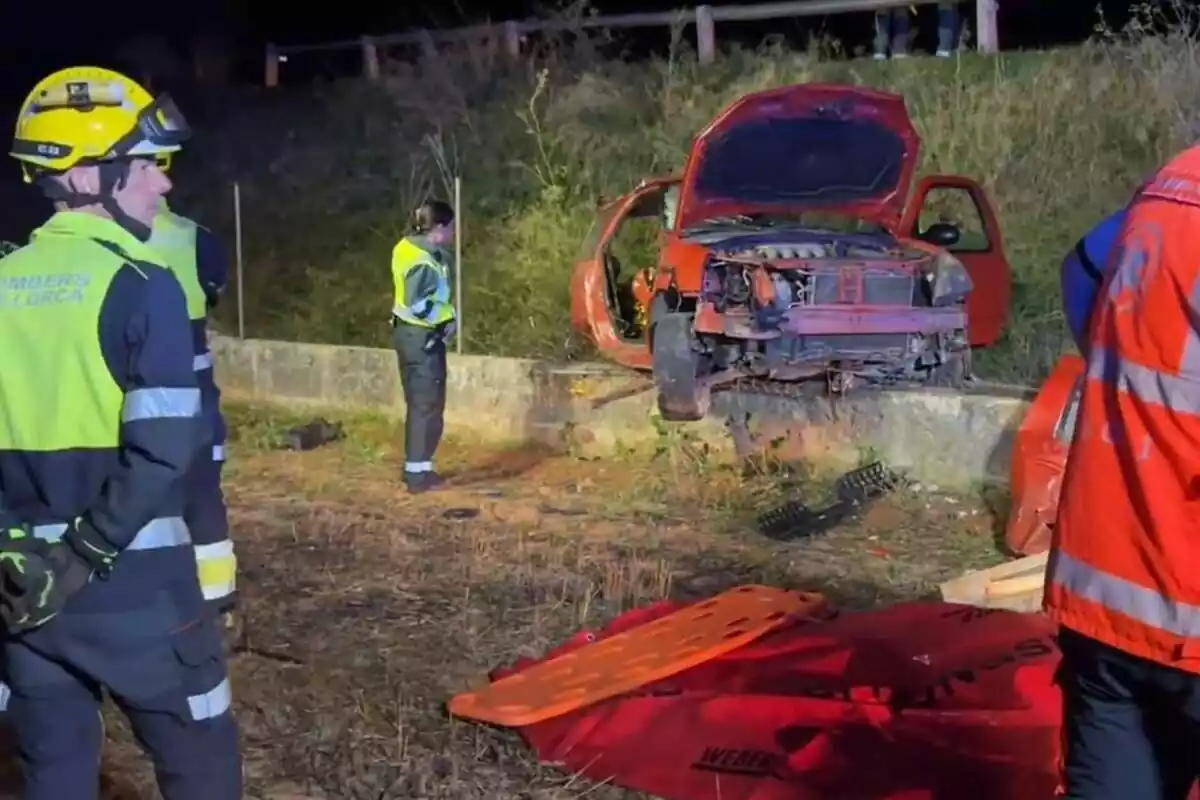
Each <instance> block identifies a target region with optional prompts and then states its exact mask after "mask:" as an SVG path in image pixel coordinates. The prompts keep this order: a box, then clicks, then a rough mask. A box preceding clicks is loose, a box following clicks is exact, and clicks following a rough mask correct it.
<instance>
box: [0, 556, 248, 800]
mask: <svg viewBox="0 0 1200 800" xmlns="http://www.w3.org/2000/svg"><path fill="white" fill-rule="evenodd" d="M149 559H154V561H153V562H152V563H155V564H156V567H154V568H152V569H153V572H152V573H151V574H150V575H147V574H146V569H147V567H146V566H144V565H142V564H138V563H137V562H139V561H141V562H148V561H149ZM166 575H177V576H179V578H178V580H175V581H172V580H164V579H163V577H162V576H166ZM195 575H196V567H195V556H194V555H193V554H192V548H191V547H176V548H171V549H170V551H167V550H159V551H146V552H127V553H125V554H124V555H123V556H122V559H121V561H120V562H119V563H118V564H117V566H116V568H115V569H114V570H113V572H112V575H111V576H110V577H109V578H108V579H107V580H96V581H93V582H92V583H90V584H89V585H87V586H85V587H84V588H83V590H82V591H80V593H79V594H78V595H76V596H75V597H74V598H72V600H71V604H70V606H69V607H68V609H67V610H66V611H64V612H63V613H62V614H60V615H59V616H58V617H56V618H55V619H52V620H51V621H50V622H48V623H47V624H46V625H45V626H43V627H41V628H38V629H37V630H34V631H30V632H29V633H26V634H23V635H21V636H16V637H14V636H5V642H4V658H5V661H6V662H7V663H6V672H7V673H8V676H7V677H8V678H9V680H10V682H11V685H12V698H11V700H10V701H9V708H8V711H9V714H10V715H11V716H12V717H13V722H14V723H15V725H14V729H15V730H16V732H17V734H18V736H17V748H18V754H19V756H20V758H21V761H22V762H23V767H24V769H23V772H24V773H25V776H26V781H27V783H26V785H25V787H24V792H23V794H22V795H21V796H22V797H24V798H27V800H96V798H97V797H98V794H99V786H98V777H99V764H100V758H101V752H102V750H103V748H104V741H105V733H104V725H103V722H102V719H101V716H100V705H101V701H102V699H103V690H104V689H107V693H108V694H109V695H110V696H111V697H112V699H113V701H114V703H116V705H117V707H118V708H119V709H120V710H121V711H122V712H124V714H125V715H126V717H127V718H128V720H129V723H130V726H131V727H132V729H133V733H134V736H135V737H136V738H137V740H138V742H139V743H140V744H141V745H142V746H143V747H144V748H145V749H147V750H148V751H149V752H150V753H151V754H152V755H153V757H154V760H155V763H154V768H155V773H156V776H157V778H158V783H159V787H160V789H161V791H162V796H163V797H164V798H165V800H235V799H236V798H240V797H242V793H243V787H242V762H241V755H240V752H239V735H238V729H237V724H236V721H235V718H234V717H233V715H232V714H231V713H230V700H231V693H230V686H229V675H228V672H227V668H226V663H225V658H224V654H223V652H222V646H221V632H220V629H219V628H218V627H217V622H216V620H215V618H213V617H212V616H211V615H206V614H205V613H204V611H203V609H204V606H203V598H202V597H201V595H200V586H199V584H198V583H197V581H196V577H195ZM155 576H158V577H155Z"/></svg>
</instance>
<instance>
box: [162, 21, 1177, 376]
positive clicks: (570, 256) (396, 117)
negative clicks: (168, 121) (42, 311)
mask: <svg viewBox="0 0 1200 800" xmlns="http://www.w3.org/2000/svg"><path fill="white" fill-rule="evenodd" d="M1196 52H1197V51H1196V48H1195V41H1194V40H1193V39H1190V38H1189V37H1188V36H1186V35H1185V34H1183V33H1175V34H1170V35H1167V36H1162V37H1150V36H1148V35H1145V34H1143V33H1139V32H1136V31H1134V32H1133V33H1126V34H1125V35H1122V36H1120V37H1107V38H1105V39H1104V40H1103V41H1096V42H1093V43H1089V44H1088V45H1087V46H1085V47H1081V48H1071V49H1065V50H1062V51H1058V52H1048V53H1029V54H1010V55H1004V56H1002V57H999V58H981V57H977V56H975V55H971V54H964V55H963V56H962V57H961V58H960V59H952V60H936V59H928V58H913V59H909V60H908V61H907V62H887V63H882V64H877V63H872V62H863V61H831V60H824V59H822V58H820V57H818V56H815V55H813V54H812V53H807V52H788V51H781V50H770V51H760V52H750V51H735V52H731V53H727V54H726V55H724V56H723V57H722V58H721V59H720V60H719V62H718V63H717V64H716V65H715V66H711V67H706V68H701V67H699V66H698V65H697V64H696V63H695V59H694V58H693V57H692V55H691V54H689V53H686V52H684V53H681V54H679V55H678V56H677V57H674V58H671V59H668V60H659V61H652V62H642V63H623V62H616V61H605V60H602V59H600V58H598V57H596V56H595V55H594V51H593V50H590V49H589V47H588V46H587V43H586V42H584V44H582V45H580V44H578V43H577V44H576V45H575V46H573V47H572V48H571V49H567V48H560V49H558V50H554V51H552V52H549V54H548V55H546V56H545V58H543V59H541V60H540V61H538V62H537V63H533V62H529V63H519V64H513V63H510V62H506V61H504V60H503V59H500V60H496V59H489V58H488V57H487V56H484V55H481V54H479V53H461V54H446V55H444V56H443V57H439V58H438V59H437V60H426V61H424V62H422V63H421V64H419V65H417V66H415V67H414V66H408V65H405V64H393V65H391V67H390V68H389V71H388V72H389V76H388V77H387V78H386V80H384V81H382V82H381V83H379V84H378V85H371V84H368V83H366V82H363V81H358V80H350V81H342V82H338V83H334V84H329V85H326V86H324V87H323V88H321V89H319V90H308V89H300V90H296V89H291V90H275V91H273V92H267V91H265V90H264V91H256V92H254V93H252V95H251V96H246V97H242V98H237V99H236V101H235V100H233V99H229V100H227V101H225V102H224V105H225V109H224V112H223V113H222V115H221V116H222V120H221V121H220V122H219V123H216V124H211V125H210V126H209V127H208V130H207V131H205V132H204V133H203V134H202V136H201V137H200V138H199V140H198V141H197V142H196V148H197V150H196V151H194V152H203V153H204V154H205V160H206V162H207V163H205V165H204V170H205V171H204V173H203V174H202V175H200V174H195V172H194V170H193V171H192V174H189V172H188V169H189V166H190V165H184V166H182V167H181V175H182V176H184V179H183V180H181V181H180V185H181V187H182V188H181V189H180V195H181V197H180V203H181V204H182V207H184V208H186V209H188V210H191V211H193V212H194V213H196V214H197V215H198V216H201V217H202V218H203V219H205V220H206V221H209V222H211V223H212V224H214V225H215V226H216V227H217V228H218V229H219V230H221V231H222V232H224V233H226V234H228V235H230V237H231V238H232V231H233V225H232V220H231V218H230V217H231V213H230V212H231V207H232V204H231V201H230V185H231V182H232V180H233V179H234V178H236V179H238V180H239V181H240V184H241V190H242V208H243V220H244V231H245V248H246V251H245V252H246V264H247V269H246V293H247V300H246V308H247V329H248V334H249V335H253V336H263V337H273V338H286V339H301V340H307V341H320V342H330V343H355V344H367V345H383V344H385V343H386V341H387V338H386V337H387V330H386V327H385V325H384V324H383V321H384V320H385V319H386V317H387V314H388V309H389V307H390V289H389V277H388V273H387V259H388V253H389V250H390V247H391V245H392V244H393V243H394V241H395V239H396V238H397V236H398V235H399V234H400V233H401V232H402V230H403V224H404V220H405V218H406V214H407V211H408V209H409V208H411V205H412V203H413V201H414V198H415V197H417V196H419V195H421V194H423V193H424V192H426V191H428V190H431V189H432V190H434V191H438V192H443V191H445V190H446V189H447V187H448V186H449V184H450V178H449V176H450V175H452V174H453V173H454V172H455V171H459V172H461V174H462V175H463V176H464V206H465V210H464V228H465V231H464V242H465V255H464V287H465V302H464V306H465V313H464V317H465V319H464V321H465V328H466V345H467V349H468V351H469V352H476V353H490V354H496V355H520V356H537V357H543V358H556V359H566V358H580V357H587V355H588V353H587V351H586V349H585V348H584V347H583V346H582V344H581V343H580V342H579V341H578V340H577V338H576V337H574V336H572V335H571V333H570V326H569V308H568V290H567V287H568V279H569V275H570V271H571V266H572V263H573V261H574V260H575V258H576V257H577V255H578V253H579V252H580V247H581V242H582V240H583V238H584V236H585V234H586V232H587V230H588V227H589V224H590V223H591V220H592V218H593V213H592V209H593V207H594V203H595V201H596V197H597V196H598V195H607V196H612V195H614V194H616V193H619V192H622V191H624V190H627V189H628V188H630V187H631V186H632V185H633V184H635V183H636V182H637V181H638V180H639V179H640V178H642V177H643V176H646V175H651V174H658V173H664V172H667V171H670V170H672V169H674V168H677V167H679V166H680V165H681V164H682V161H683V158H684V156H685V154H686V148H687V145H688V142H689V139H690V137H691V136H692V134H693V133H694V132H695V131H697V130H698V129H699V128H700V127H701V126H702V125H703V124H704V123H705V122H706V121H708V120H709V119H710V118H711V116H712V115H713V114H714V113H715V112H716V111H718V110H719V109H720V108H721V107H722V106H723V105H724V104H726V103H727V102H729V101H731V100H732V99H734V98H736V97H737V96H739V95H741V94H742V93H744V92H747V91H752V90H756V89H761V88H765V87H772V86H779V85H782V84H787V83H791V82H797V81H811V80H833V81H846V82H853V83H862V84H868V85H872V86H878V87H883V88H886V89H890V90H893V91H898V92H901V93H903V94H904V96H905V97H906V98H907V101H908V104H909V108H910V109H911V113H912V115H913V117H914V119H915V122H916V125H917V127H918V129H919V131H920V133H921V135H922V137H923V139H924V150H923V156H922V165H921V171H922V173H929V172H933V171H938V172H951V173H961V174H964V175H968V176H972V177H975V178H978V179H980V180H981V181H983V183H984V184H985V186H986V188H987V189H988V191H989V192H990V194H991V197H992V199H993V202H994V204H995V206H996V209H997V211H998V213H999V216H1000V220H1001V223H1002V225H1003V230H1004V240H1005V245H1006V247H1007V249H1008V254H1009V257H1010V260H1011V262H1012V265H1013V269H1014V272H1015V288H1014V299H1013V309H1012V317H1011V323H1010V327H1009V330H1008V333H1007V335H1006V337H1005V339H1004V341H1003V342H1002V344H1001V345H1000V346H999V347H997V348H995V349H994V350H993V352H991V353H990V354H988V355H987V356H986V357H985V358H984V359H982V363H981V366H980V370H981V372H982V373H983V374H984V375H985V376H987V377H990V378H993V379H999V380H1013V381H1023V382H1029V381H1036V380H1038V379H1039V378H1040V377H1041V376H1043V375H1044V374H1045V373H1046V371H1047V369H1048V368H1049V366H1050V365H1051V364H1052V363H1053V361H1054V360H1055V358H1056V356H1057V354H1058V353H1059V352H1061V350H1062V348H1063V347H1064V346H1065V341H1066V337H1065V326H1064V324H1063V320H1062V315H1061V312H1060V311H1059V302H1058V283H1057V271H1056V270H1057V264H1058V261H1059V259H1060V258H1061V257H1062V254H1063V253H1064V252H1065V251H1066V249H1067V248H1068V247H1070V246H1071V244H1072V243H1073V242H1074V240H1075V238H1076V237H1078V236H1079V234H1080V233H1081V232H1083V231H1084V230H1086V229H1087V227H1088V226H1089V225H1090V224H1091V223H1093V222H1094V221H1095V220H1097V219H1098V218H1099V217H1100V216H1102V215H1104V214H1105V213H1107V212H1108V211H1110V210H1111V209H1113V208H1114V207H1115V206H1117V205H1118V204H1120V203H1121V202H1122V201H1123V200H1124V199H1125V198H1126V197H1127V196H1128V194H1129V192H1130V191H1131V189H1132V188H1133V187H1134V185H1135V184H1136V183H1137V181H1138V180H1139V179H1141V178H1142V177H1143V176H1145V175H1146V174H1147V172H1148V171H1149V170H1151V169H1153V168H1154V167H1155V166H1156V165H1157V164H1158V163H1159V162H1160V161H1161V159H1163V158H1164V157H1165V156H1167V155H1169V154H1170V153H1171V152H1172V151H1173V150H1175V149H1176V148H1178V147H1179V146H1180V145H1181V144H1183V143H1184V142H1186V141H1188V140H1189V136H1190V134H1191V128H1193V127H1194V125H1193V120H1194V118H1195V114H1196V112H1195V109H1197V108H1200V63H1198V61H1197V55H1196ZM201 148H202V149H201ZM189 195H190V196H189ZM230 299H231V300H232V297H231V298H230ZM227 305H228V307H227V308H226V309H225V310H224V312H223V316H224V318H225V320H226V322H227V323H228V322H230V321H232V319H233V315H232V311H233V303H232V302H230V303H229V304H227Z"/></svg>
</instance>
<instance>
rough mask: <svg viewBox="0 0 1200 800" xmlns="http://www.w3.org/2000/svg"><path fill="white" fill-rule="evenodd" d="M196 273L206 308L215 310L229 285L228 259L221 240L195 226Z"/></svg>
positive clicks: (206, 230) (202, 227) (206, 229)
mask: <svg viewBox="0 0 1200 800" xmlns="http://www.w3.org/2000/svg"><path fill="white" fill-rule="evenodd" d="M196 272H197V273H198V275H199V278H200V286H201V287H202V288H203V289H204V296H205V297H206V298H207V299H208V307H209V308H210V309H212V308H216V305H217V303H218V301H219V300H220V299H221V294H222V293H223V292H224V291H225V287H226V286H227V285H228V284H229V259H228V257H227V256H226V255H225V247H224V246H223V245H222V244H221V239H220V238H219V237H218V236H217V235H216V234H215V233H213V232H212V231H210V230H209V229H208V228H205V227H204V226H202V225H197V226H196Z"/></svg>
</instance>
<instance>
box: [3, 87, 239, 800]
mask: <svg viewBox="0 0 1200 800" xmlns="http://www.w3.org/2000/svg"><path fill="white" fill-rule="evenodd" d="M187 136H188V126H187V124H186V122H185V121H184V119H183V117H182V115H181V114H180V113H179V111H178V109H176V108H175V106H174V104H173V103H171V101H170V99H169V98H166V97H158V98H154V97H151V96H150V95H149V94H148V93H147V92H146V91H145V90H144V89H143V88H142V87H141V86H139V85H138V84H137V83H135V82H134V81H132V80H130V79H129V78H127V77H125V76H123V75H120V74H118V73H115V72H111V71H109V70H105V69H99V68H94V67H75V68H71V69H66V70H62V71H60V72H56V73H55V74H53V75H51V76H49V77H47V78H45V79H44V80H43V81H42V82H41V83H39V84H38V85H37V86H36V87H34V89H33V91H32V92H30V94H29V96H28V97H27V98H26V99H25V102H24V103H23V104H22V105H21V109H20V113H19V115H18V117H17V122H16V131H15V133H14V136H13V143H12V148H11V150H10V155H11V156H12V157H13V158H15V159H17V160H18V161H19V162H20V164H21V167H22V169H23V171H24V175H25V179H26V180H27V181H29V182H31V183H33V184H36V185H37V186H38V187H39V188H40V189H41V190H42V191H44V192H45V193H46V195H47V196H48V197H49V198H50V199H51V200H52V201H53V202H54V206H55V214H54V215H53V216H52V217H51V218H50V219H49V220H48V221H47V222H46V223H45V224H44V225H42V227H40V228H39V229H37V230H36V231H35V232H34V233H33V235H32V236H31V238H30V242H29V244H28V245H26V246H24V247H22V248H19V249H18V250H16V251H15V252H13V253H10V254H8V255H6V256H4V257H3V258H2V259H0V341H3V342H4V343H5V357H4V359H3V360H0V619H2V620H3V622H4V625H5V627H6V629H7V630H6V636H5V637H4V662H5V667H6V673H7V674H6V678H7V680H8V684H9V689H10V691H11V696H10V699H9V704H8V711H9V721H10V724H11V725H12V728H13V730H14V732H15V734H16V739H17V745H18V752H19V754H20V758H21V764H22V771H23V773H24V779H25V781H24V782H25V787H24V794H23V797H25V798H27V800H62V798H79V800H89V799H92V800H94V798H96V797H97V795H98V792H99V788H98V783H99V775H98V771H99V763H100V755H101V748H102V747H103V744H104V729H103V723H102V721H101V717H100V714H99V713H98V711H99V704H100V698H101V697H102V696H103V694H102V690H107V692H108V694H109V695H110V696H112V698H113V699H114V701H115V702H116V704H117V705H118V707H119V708H120V709H121V710H122V711H123V712H124V713H125V715H126V716H127V718H128V719H129V722H130V724H131V726H132V727H133V729H134V732H135V733H136V735H137V737H138V739H139V741H141V743H142V744H143V745H144V746H145V747H146V749H147V751H148V752H149V754H150V755H151V757H152V758H153V761H154V767H155V772H156V775H157V778H158V785H159V790H160V792H161V795H162V796H163V797H164V798H166V800H201V799H203V800H237V798H240V797H241V796H242V770H241V756H240V753H239V744H238V731H237V725H236V723H235V721H234V718H233V716H232V714H231V711H230V703H231V696H230V687H229V677H228V672H227V668H226V664H225V659H224V655H223V653H222V647H221V633H220V630H219V628H218V626H217V622H216V619H215V618H214V617H213V615H212V614H210V613H207V611H206V609H205V605H204V598H203V595H202V593H201V589H200V583H199V580H198V578H197V574H196V561H195V556H194V555H193V550H192V541H191V537H190V534H189V531H188V527H187V525H186V523H185V522H184V520H183V516H184V497H183V490H184V482H183V478H184V476H185V473H186V471H187V469H188V467H189V466H190V465H191V464H192V463H193V462H194V461H195V460H196V458H197V457H198V456H199V454H200V452H201V451H202V450H203V449H204V448H206V447H209V446H210V442H211V436H210V434H209V433H208V430H207V427H208V424H207V423H206V421H205V420H204V418H203V417H202V416H201V403H200V390H199V388H198V386H197V382H196V375H195V373H194V372H193V370H192V341H191V331H190V326H189V322H188V311H187V305H186V301H185V297H184V293H183V290H182V289H181V287H180V284H179V282H178V281H177V280H176V279H175V277H174V276H173V275H172V273H171V271H170V270H169V269H168V268H167V266H166V265H165V264H164V263H163V261H162V259H161V256H159V255H158V254H157V252H156V251H155V250H154V249H153V248H152V247H150V246H149V245H148V244H147V239H148V238H149V236H150V230H151V224H152V222H153V220H154V216H155V214H156V213H157V212H158V207H159V201H160V199H161V198H162V196H163V195H165V194H166V192H167V191H168V190H169V189H170V188H171V183H170V181H169V180H168V179H167V177H166V175H165V174H164V172H163V170H162V168H161V163H160V162H161V160H162V159H165V158H169V157H170V155H171V154H172V153H174V152H177V151H178V150H179V149H180V147H181V145H182V143H183V142H184V141H185V139H186V138H187Z"/></svg>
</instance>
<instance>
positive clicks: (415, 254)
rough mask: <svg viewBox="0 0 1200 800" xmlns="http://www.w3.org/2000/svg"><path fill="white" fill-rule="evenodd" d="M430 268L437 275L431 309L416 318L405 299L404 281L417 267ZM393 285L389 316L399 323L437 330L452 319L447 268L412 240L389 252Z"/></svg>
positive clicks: (409, 301)
mask: <svg viewBox="0 0 1200 800" xmlns="http://www.w3.org/2000/svg"><path fill="white" fill-rule="evenodd" d="M423 265H424V266H430V267H433V269H434V270H436V271H437V274H438V285H437V290H436V291H435V292H434V295H433V308H432V309H430V312H429V313H428V314H426V315H424V316H418V315H417V314H416V313H414V309H413V308H412V301H411V300H410V299H409V298H408V297H406V292H405V286H404V283H405V279H406V278H407V277H408V273H409V272H411V271H412V270H413V269H414V268H416V267H418V266H423ZM392 284H393V285H394V287H395V301H394V303H393V306H392V313H393V314H395V315H396V317H397V318H399V319H400V320H402V321H404V322H407V323H408V324H410V325H416V326H418V327H421V328H436V327H437V326H439V325H442V324H444V323H447V322H449V321H450V320H452V319H454V304H453V303H452V302H451V301H450V268H449V266H447V265H446V264H445V263H443V262H442V261H441V260H439V259H438V258H437V257H436V256H435V255H434V254H433V253H431V252H429V251H428V250H425V249H423V248H421V247H419V246H418V245H416V244H414V243H413V241H412V240H411V239H408V238H405V239H401V240H400V241H399V243H397V245H396V246H395V247H394V248H393V249H392Z"/></svg>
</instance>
